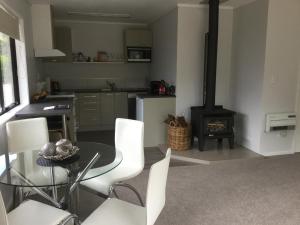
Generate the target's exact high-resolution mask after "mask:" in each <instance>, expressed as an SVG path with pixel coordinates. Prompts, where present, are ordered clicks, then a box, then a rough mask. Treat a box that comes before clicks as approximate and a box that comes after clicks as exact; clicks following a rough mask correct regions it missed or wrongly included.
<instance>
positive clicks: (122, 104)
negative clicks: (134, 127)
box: [114, 92, 128, 119]
mask: <svg viewBox="0 0 300 225" xmlns="http://www.w3.org/2000/svg"><path fill="white" fill-rule="evenodd" d="M114 113H115V115H114V116H115V118H128V94H127V92H118V93H115V94H114ZM115 118H114V119H115Z"/></svg>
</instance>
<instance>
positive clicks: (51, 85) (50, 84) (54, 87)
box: [46, 77, 60, 94]
mask: <svg viewBox="0 0 300 225" xmlns="http://www.w3.org/2000/svg"><path fill="white" fill-rule="evenodd" d="M46 85H47V87H46V90H47V92H48V93H49V94H55V93H58V92H60V84H59V82H58V81H55V80H52V79H51V78H49V77H47V78H46Z"/></svg>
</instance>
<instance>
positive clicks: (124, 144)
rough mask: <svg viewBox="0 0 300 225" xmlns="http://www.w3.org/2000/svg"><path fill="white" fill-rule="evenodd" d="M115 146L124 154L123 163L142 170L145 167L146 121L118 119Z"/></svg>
mask: <svg viewBox="0 0 300 225" xmlns="http://www.w3.org/2000/svg"><path fill="white" fill-rule="evenodd" d="M115 147H116V149H117V150H118V151H121V152H122V154H123V160H122V164H123V165H124V166H126V167H128V168H135V169H136V170H140V171H142V170H143V168H144V164H145V162H144V160H145V159H144V123H143V122H141V121H137V120H129V119H120V118H118V119H116V128H115Z"/></svg>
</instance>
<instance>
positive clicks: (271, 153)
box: [259, 151, 295, 157]
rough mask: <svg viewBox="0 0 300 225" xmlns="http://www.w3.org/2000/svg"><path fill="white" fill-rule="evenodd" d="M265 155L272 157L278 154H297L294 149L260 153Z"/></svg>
mask: <svg viewBox="0 0 300 225" xmlns="http://www.w3.org/2000/svg"><path fill="white" fill-rule="evenodd" d="M259 154H261V155H263V156H265V157H270V156H277V155H292V154H295V152H294V151H280V152H266V153H261V152H260V153H259Z"/></svg>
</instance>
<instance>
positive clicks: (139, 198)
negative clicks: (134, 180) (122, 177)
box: [110, 182, 145, 207]
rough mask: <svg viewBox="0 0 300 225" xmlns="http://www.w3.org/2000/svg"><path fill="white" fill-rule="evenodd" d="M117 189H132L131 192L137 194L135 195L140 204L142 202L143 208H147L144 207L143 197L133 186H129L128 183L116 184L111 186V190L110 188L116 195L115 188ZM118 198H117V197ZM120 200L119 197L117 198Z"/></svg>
mask: <svg viewBox="0 0 300 225" xmlns="http://www.w3.org/2000/svg"><path fill="white" fill-rule="evenodd" d="M116 187H126V188H128V189H130V190H131V191H133V192H134V193H135V195H136V196H137V198H138V200H139V202H140V204H141V206H143V207H144V206H145V205H144V202H143V200H142V197H141V195H140V193H139V192H138V191H137V189H136V188H135V187H133V186H132V185H130V184H127V183H123V182H119V183H116V184H113V185H112V186H111V188H110V190H112V192H113V193H114V194H115V193H116V192H115V188H116ZM116 197H117V196H116ZM117 198H118V197H117Z"/></svg>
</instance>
